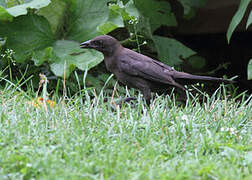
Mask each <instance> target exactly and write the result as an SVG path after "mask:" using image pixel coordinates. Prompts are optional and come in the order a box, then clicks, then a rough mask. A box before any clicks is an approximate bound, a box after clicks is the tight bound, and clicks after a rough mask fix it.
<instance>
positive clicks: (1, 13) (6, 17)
mask: <svg viewBox="0 0 252 180" xmlns="http://www.w3.org/2000/svg"><path fill="white" fill-rule="evenodd" d="M12 19H13V17H12V16H11V15H10V14H9V13H8V11H7V10H6V9H5V8H4V7H3V6H0V21H12Z"/></svg>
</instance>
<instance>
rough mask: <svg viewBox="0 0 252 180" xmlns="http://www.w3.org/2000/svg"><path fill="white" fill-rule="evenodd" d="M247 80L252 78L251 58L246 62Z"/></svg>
mask: <svg viewBox="0 0 252 180" xmlns="http://www.w3.org/2000/svg"><path fill="white" fill-rule="evenodd" d="M248 80H252V59H250V61H249V63H248Z"/></svg>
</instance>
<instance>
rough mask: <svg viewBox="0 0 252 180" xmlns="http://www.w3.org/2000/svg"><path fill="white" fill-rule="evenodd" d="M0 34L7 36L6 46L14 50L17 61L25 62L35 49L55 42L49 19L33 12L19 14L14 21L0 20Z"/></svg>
mask: <svg viewBox="0 0 252 180" xmlns="http://www.w3.org/2000/svg"><path fill="white" fill-rule="evenodd" d="M0 36H1V37H7V41H6V46H7V47H8V48H9V49H12V50H14V52H15V54H14V57H15V59H16V61H17V62H24V61H25V60H26V59H27V58H28V57H30V56H31V55H32V53H33V52H34V51H36V50H41V49H44V48H46V47H48V46H51V44H52V43H53V42H54V37H53V34H52V31H51V27H50V24H49V23H48V21H47V20H46V19H45V18H44V17H42V16H38V15H32V14H30V15H26V16H19V17H17V18H14V19H13V21H12V22H0Z"/></svg>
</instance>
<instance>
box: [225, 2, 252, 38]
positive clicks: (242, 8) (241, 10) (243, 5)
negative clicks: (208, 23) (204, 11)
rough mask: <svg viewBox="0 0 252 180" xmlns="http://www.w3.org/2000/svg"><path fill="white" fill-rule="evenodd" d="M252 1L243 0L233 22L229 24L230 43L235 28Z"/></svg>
mask: <svg viewBox="0 0 252 180" xmlns="http://www.w3.org/2000/svg"><path fill="white" fill-rule="evenodd" d="M250 1H251V0H241V2H240V5H239V8H238V10H237V11H236V13H235V15H234V16H233V18H232V20H231V23H230V24H229V27H228V31H227V41H228V43H229V42H230V39H231V36H232V34H233V32H234V30H235V28H236V27H237V26H238V24H239V23H240V22H241V20H242V18H243V16H244V14H245V11H246V9H247V7H248V4H249V3H250Z"/></svg>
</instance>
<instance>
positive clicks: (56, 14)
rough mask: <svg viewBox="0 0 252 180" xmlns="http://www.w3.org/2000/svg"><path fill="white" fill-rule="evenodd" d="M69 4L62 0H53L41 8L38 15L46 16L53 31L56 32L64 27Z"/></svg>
mask: <svg viewBox="0 0 252 180" xmlns="http://www.w3.org/2000/svg"><path fill="white" fill-rule="evenodd" d="M66 8H67V5H66V3H65V2H63V1H62V0H52V2H51V3H50V4H49V5H48V6H46V7H44V8H41V9H39V11H38V13H37V14H38V15H41V16H44V17H45V18H46V19H47V20H48V21H49V23H50V25H51V27H52V31H53V33H56V31H57V30H59V29H60V28H61V27H62V24H63V22H64V17H65V10H66Z"/></svg>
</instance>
